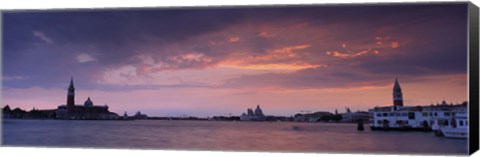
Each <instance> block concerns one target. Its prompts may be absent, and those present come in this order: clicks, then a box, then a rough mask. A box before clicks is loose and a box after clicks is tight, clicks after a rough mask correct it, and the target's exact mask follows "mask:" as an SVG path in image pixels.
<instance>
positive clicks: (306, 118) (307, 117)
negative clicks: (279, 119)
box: [293, 111, 334, 122]
mask: <svg viewBox="0 0 480 157" xmlns="http://www.w3.org/2000/svg"><path fill="white" fill-rule="evenodd" d="M332 116H334V115H333V114H332V113H330V112H324V111H318V112H314V113H306V114H300V113H298V114H295V115H294V116H293V121H295V122H318V121H320V120H322V119H325V118H326V117H332Z"/></svg>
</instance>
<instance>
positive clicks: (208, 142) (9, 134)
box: [2, 120, 468, 155]
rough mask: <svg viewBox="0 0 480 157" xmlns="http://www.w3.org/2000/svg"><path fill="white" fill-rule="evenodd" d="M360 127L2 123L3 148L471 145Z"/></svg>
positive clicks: (415, 150) (373, 149) (439, 149)
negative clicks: (363, 129)
mask: <svg viewBox="0 0 480 157" xmlns="http://www.w3.org/2000/svg"><path fill="white" fill-rule="evenodd" d="M356 127H357V126H356V124H334V123H293V122H223V121H166V120H137V121H64V120H4V121H3V143H2V144H3V145H9V146H41V147H45V146H48V147H83V148H139V149H164V150H169V149H170V150H171V149H175V150H229V151H268V152H348V153H406V154H461V155H464V154H466V153H467V151H468V149H467V147H468V141H467V140H465V139H448V138H443V137H436V136H434V135H433V133H431V132H395V131H370V129H368V128H367V129H365V131H363V132H359V131H357V130H356Z"/></svg>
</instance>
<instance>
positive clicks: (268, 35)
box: [258, 32, 277, 38]
mask: <svg viewBox="0 0 480 157" xmlns="http://www.w3.org/2000/svg"><path fill="white" fill-rule="evenodd" d="M258 36H260V37H263V38H272V37H275V36H277V34H270V33H267V32H261V33H260V34H258Z"/></svg>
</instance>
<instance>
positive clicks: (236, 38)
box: [228, 37, 240, 43]
mask: <svg viewBox="0 0 480 157" xmlns="http://www.w3.org/2000/svg"><path fill="white" fill-rule="evenodd" d="M239 41H240V37H230V38H228V42H231V43H236V42H239Z"/></svg>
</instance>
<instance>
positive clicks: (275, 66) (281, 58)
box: [219, 44, 323, 71]
mask: <svg viewBox="0 0 480 157" xmlns="http://www.w3.org/2000/svg"><path fill="white" fill-rule="evenodd" d="M309 47H310V45H308V44H303V45H295V46H288V47H282V48H278V49H273V50H269V51H268V52H267V53H266V54H263V55H251V54H250V53H234V55H232V56H230V57H229V59H226V60H224V61H223V62H222V63H220V64H219V66H222V67H231V68H241V69H252V70H287V71H291V70H300V69H308V68H318V67H323V65H318V64H311V63H307V62H304V61H301V60H300V59H301V57H302V56H304V55H308V53H299V52H296V51H298V50H303V49H307V48H309Z"/></svg>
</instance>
